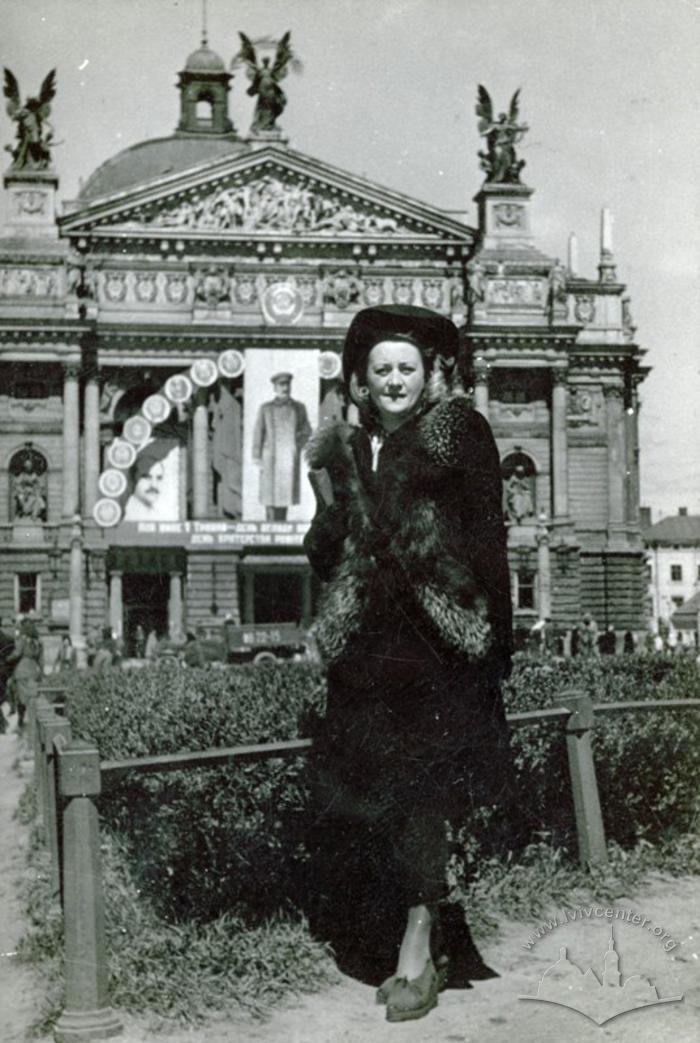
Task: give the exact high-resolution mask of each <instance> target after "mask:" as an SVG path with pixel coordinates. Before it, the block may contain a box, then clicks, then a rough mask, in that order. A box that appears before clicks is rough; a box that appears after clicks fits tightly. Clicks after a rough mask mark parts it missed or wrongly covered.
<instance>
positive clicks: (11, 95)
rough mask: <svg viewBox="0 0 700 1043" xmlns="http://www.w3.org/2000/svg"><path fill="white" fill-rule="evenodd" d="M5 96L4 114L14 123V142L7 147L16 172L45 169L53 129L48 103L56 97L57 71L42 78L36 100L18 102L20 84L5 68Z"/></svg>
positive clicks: (49, 158)
mask: <svg viewBox="0 0 700 1043" xmlns="http://www.w3.org/2000/svg"><path fill="white" fill-rule="evenodd" d="M4 94H5V97H6V98H7V114H8V116H9V117H10V119H12V120H14V122H15V123H16V124H17V130H16V139H17V140H16V143H15V145H14V146H12V145H6V146H5V151H6V152H9V153H10V154H11V155H12V166H13V167H14V168H15V169H16V170H47V169H48V167H49V166H50V165H51V144H52V141H53V129H52V127H51V124H50V123H49V121H48V117H49V113H50V112H51V101H52V100H53V98H54V95H55V94H56V70H55V69H52V70H51V72H50V73H49V74H48V76H46V77H45V78H44V82H43V83H42V85H41V89H40V90H39V96H38V98H27V100H26V102H25V103H24V105H22V102H21V100H20V95H19V83H18V82H17V79H16V78H15V76H14V74H13V73H12V72H10V70H9V69H7V68H6V69H5V87H4Z"/></svg>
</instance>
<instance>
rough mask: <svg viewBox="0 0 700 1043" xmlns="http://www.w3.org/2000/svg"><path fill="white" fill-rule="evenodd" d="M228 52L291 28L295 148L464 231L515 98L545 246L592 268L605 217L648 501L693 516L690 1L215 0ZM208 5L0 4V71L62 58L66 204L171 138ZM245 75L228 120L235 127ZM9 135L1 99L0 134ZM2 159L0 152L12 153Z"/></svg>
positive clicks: (694, 221)
mask: <svg viewBox="0 0 700 1043" xmlns="http://www.w3.org/2000/svg"><path fill="white" fill-rule="evenodd" d="M206 6H207V15H206V17H207V27H208V35H209V43H210V46H211V47H213V48H214V49H215V50H217V51H218V52H219V54H221V56H222V57H223V58H224V60H225V61H226V63H227V64H228V62H229V61H230V59H231V58H232V57H233V55H234V54H235V53H236V52H237V50H238V47H239V41H238V32H239V30H242V31H243V32H245V33H247V35H248V36H250V37H252V38H256V37H262V36H266V35H271V36H273V37H275V38H278V37H279V36H281V35H282V33H283V32H284V31H285V30H287V29H289V30H291V33H292V45H293V48H294V51H295V53H296V55H297V56H298V57H299V59H300V60H301V62H302V64H303V68H302V70H301V71H300V72H299V73H290V74H289V75H288V77H287V79H286V80H285V82H284V85H283V86H284V88H285V91H286V93H287V96H288V105H287V109H286V110H285V113H284V115H283V117H282V119H281V121H280V123H281V125H282V127H283V129H284V130H285V132H286V134H287V135H288V136H289V139H290V145H291V147H293V148H295V149H297V150H299V151H300V152H305V153H307V154H309V155H312V156H314V157H317V158H319V159H321V160H324V161H326V162H329V163H331V164H332V165H334V166H337V167H341V168H344V169H346V170H348V171H349V172H351V173H354V174H360V175H364V176H366V177H368V178H370V179H372V180H373V181H376V182H378V183H379V184H383V185H386V186H387V187H389V188H392V189H397V190H399V191H400V192H403V193H405V194H407V195H409V196H414V197H415V198H417V199H419V200H422V201H424V202H426V203H428V204H430V205H432V206H435V207H439V208H442V209H446V210H452V211H460V212H463V213H461V214H459V215H456V216H461V217H463V218H464V220H466V222H467V223H468V224H472V225H474V224H476V208H475V205H474V203H473V196H474V195H475V194H476V192H477V191H478V189H479V186H480V184H481V182H482V179H483V174H482V172H480V170H479V165H478V158H477V152H478V150H479V148H480V147H481V143H480V139H479V137H478V133H477V127H476V124H477V120H476V116H475V115H474V104H475V98H476V89H477V85H478V84H479V83H483V84H484V85H485V86H486V87H487V89H488V90H489V92H490V94H491V97H492V98H493V100H494V105H495V106H497V108H498V109H499V110H501V109H503V108H505V107H506V106H507V105H508V103H509V100H510V97H511V95H512V94H513V92H514V90H515V89H516V88H518V87H519V88H520V89H521V95H520V98H521V104H520V113H521V117H522V118H523V119H524V120H525V121H526V122H527V123H528V124H529V126H530V131H529V133H528V134H527V136H526V138H525V141H524V142H523V144H522V146H521V150H520V153H519V154H520V155H522V157H523V158H524V159H525V160H526V163H527V165H526V167H525V169H524V172H523V175H522V176H523V180H524V181H525V182H526V183H527V184H528V185H530V186H531V187H532V188H534V189H535V195H534V197H533V203H532V206H533V213H532V217H533V224H534V231H535V233H536V236H537V240H538V246H539V247H540V248H541V249H543V250H544V251H545V252H547V253H549V254H550V255H551V256H553V257H562V258H564V257H565V256H566V242H567V239H568V236H569V233H570V232H575V233H576V234H577V236H578V240H579V256H580V262H579V270H580V274H581V275H584V276H587V277H589V278H596V277H597V272H596V264H597V260H598V228H599V215H600V209H601V207H603V206H608V207H610V208H611V210H612V213H613V217H614V250H615V255H616V259H617V266H618V269H617V270H618V277H619V279H620V280H621V281H623V282H625V283H626V284H627V286H628V288H629V292H630V294H631V298H632V314H633V317H634V321H635V324H636V325H637V340H638V341H639V343H640V344H641V346H642V347H643V348H645V349H646V351H647V354H646V356H645V359H644V364H645V365H649V366H651V367H652V371H651V373H650V374H649V376H648V377H647V379H646V380H645V382H644V384H643V385H642V387H641V399H642V408H641V413H640V441H641V471H642V503H643V504H646V505H649V506H650V507H652V510H653V518H654V520H657V519H658V518H659V517H662V516H664V515H667V514H675V513H676V512H677V510H678V507H680V506H685V507H687V508H688V510H689V511H690V513H695V514H700V463H699V457H700V454H699V453H698V447H699V446H700V409H699V408H698V403H700V350H699V336H698V334H699V331H700V292H699V287H700V283H699V280H698V274H699V271H698V269H699V264H698V260H699V257H698V229H699V228H700V223H699V218H700V213H699V210H700V208H699V206H698V188H697V183H698V178H697V170H698V163H699V160H700V155H699V148H698V145H699V137H698V121H697V98H698V97H699V96H700V46H699V43H700V0H207V4H206ZM201 25H202V0H0V63H1V64H2V65H5V66H9V68H10V69H11V70H12V71H13V72H14V74H15V75H16V76H17V78H18V79H19V83H20V89H21V92H22V95H23V96H24V95H25V94H26V93H29V94H34V93H35V92H37V91H38V89H39V85H40V83H41V81H42V79H43V77H44V76H45V75H46V73H47V72H48V71H49V69H51V68H53V67H56V69H57V81H58V91H57V95H56V99H55V102H54V104H53V110H52V114H51V122H52V123H53V125H54V128H55V137H56V140H57V141H59V142H60V144H59V145H58V146H57V147H56V148H55V150H54V162H55V166H56V168H57V170H58V173H59V175H60V186H59V198H60V199H71V198H73V197H74V196H75V195H76V193H77V191H78V188H79V184H80V181H81V180H85V179H86V178H87V177H88V176H89V175H90V173H91V172H92V171H93V170H94V169H95V168H96V167H97V166H98V165H99V164H100V163H101V162H103V161H104V160H105V159H108V158H109V157H110V156H112V155H114V154H115V153H117V152H118V151H120V150H121V149H122V148H126V147H127V146H128V145H131V144H134V143H135V142H137V141H141V140H144V139H146V138H152V137H161V136H167V135H168V134H170V133H172V131H173V130H174V129H175V124H176V122H177V118H178V106H179V95H178V92H177V91H176V89H175V83H176V74H177V72H178V71H179V70H180V69H181V68H183V67H184V64H185V61H186V58H187V55H188V54H189V53H190V52H191V51H192V50H194V49H196V47H197V46H198V45H199V41H200V36H201ZM247 86H248V83H247V80H246V79H245V76H244V74H243V73H242V72H239V73H238V74H237V75H236V77H235V78H234V81H233V91H232V95H231V99H230V111H231V115H232V118H233V121H234V124H235V126H236V128H237V130H238V131H239V133H241V134H245V133H247V130H248V128H249V125H250V120H251V116H252V109H253V101H252V99H250V98H248V97H247V96H246V93H245V88H246V87H247ZM13 136H14V128H13V126H12V124H11V121H10V120H9V118H8V117H7V116H6V115H5V113H4V110H0V143H2V144H3V145H4V144H6V143H10V142H11V141H12V138H13ZM8 160H9V157H8Z"/></svg>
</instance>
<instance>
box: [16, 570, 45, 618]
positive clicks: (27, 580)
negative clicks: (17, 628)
mask: <svg viewBox="0 0 700 1043" xmlns="http://www.w3.org/2000/svg"><path fill="white" fill-rule="evenodd" d="M39 594H40V590H39V576H38V574H37V573H36V572H18V573H17V579H16V583H15V612H19V613H20V614H22V615H24V614H25V613H27V612H38V611H39V609H40V608H41V603H40V597H39Z"/></svg>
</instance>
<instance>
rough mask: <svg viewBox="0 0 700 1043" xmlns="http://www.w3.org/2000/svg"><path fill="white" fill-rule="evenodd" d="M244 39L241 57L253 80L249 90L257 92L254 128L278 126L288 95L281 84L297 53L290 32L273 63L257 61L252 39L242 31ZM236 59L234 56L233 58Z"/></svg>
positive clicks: (268, 128)
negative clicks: (294, 51) (291, 43)
mask: <svg viewBox="0 0 700 1043" xmlns="http://www.w3.org/2000/svg"><path fill="white" fill-rule="evenodd" d="M238 35H239V37H240V39H241V49H240V52H239V55H238V57H240V58H241V59H242V60H243V61H244V62H245V64H246V66H247V74H248V79H249V80H250V81H251V84H250V87H249V88H248V92H247V93H248V94H249V95H250V96H251V97H256V96H257V99H258V100H257V102H256V105H255V113H254V115H253V122H252V125H251V128H250V129H251V132H252V133H253V134H257V133H259V132H260V131H263V132H264V131H271V130H277V120H278V119H279V117H280V116H281V115H282V113H283V112H284V109H285V106H286V104H287V97H286V95H285V93H284V91H283V90H282V88H281V87H280V85H279V82H280V80H283V79H284V77H285V76H286V75H287V67H288V65H289V63H290V62H291V61H292V59H293V57H294V55H293V53H292V48H291V45H290V39H291V35H292V34H291V33H290V32H286V33H285V34H284V36H283V37H282V39H281V40H280V41H279V43H278V44H277V50H276V51H275V60H274V63H273V64H272V65H270V59H269V58H263V59H262V63H261V64H260V65H258V56H257V54H256V53H255V47H254V46H253V42H252V40H250V38H249V37H247V36H246V34H245V33H240V32H239V34H238ZM234 61H235V59H234Z"/></svg>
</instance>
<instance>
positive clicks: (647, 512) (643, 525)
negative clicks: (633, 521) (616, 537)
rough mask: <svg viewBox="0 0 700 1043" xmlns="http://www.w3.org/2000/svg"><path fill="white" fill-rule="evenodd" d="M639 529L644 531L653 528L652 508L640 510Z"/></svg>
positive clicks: (641, 508)
mask: <svg viewBox="0 0 700 1043" xmlns="http://www.w3.org/2000/svg"><path fill="white" fill-rule="evenodd" d="M639 527H640V529H642V530H644V529H649V528H651V507H640V508H639Z"/></svg>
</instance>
